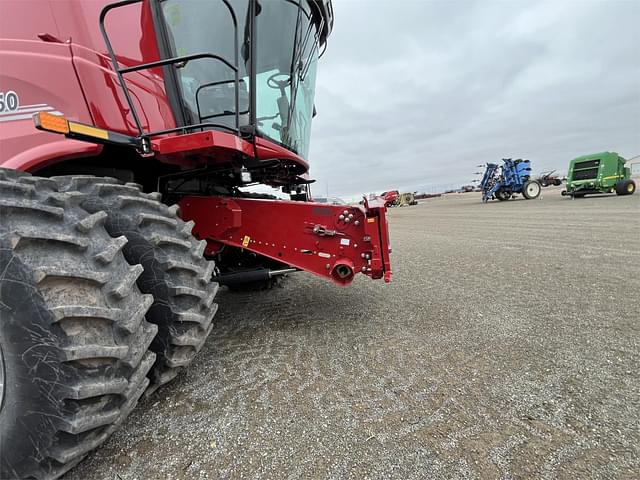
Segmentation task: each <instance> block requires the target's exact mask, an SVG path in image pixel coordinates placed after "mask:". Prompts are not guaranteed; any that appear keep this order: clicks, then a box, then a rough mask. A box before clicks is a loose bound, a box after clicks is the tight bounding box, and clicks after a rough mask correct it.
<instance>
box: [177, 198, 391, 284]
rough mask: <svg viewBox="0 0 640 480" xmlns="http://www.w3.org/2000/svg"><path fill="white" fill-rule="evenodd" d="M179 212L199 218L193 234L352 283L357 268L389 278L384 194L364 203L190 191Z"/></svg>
mask: <svg viewBox="0 0 640 480" xmlns="http://www.w3.org/2000/svg"><path fill="white" fill-rule="evenodd" d="M180 214H181V217H182V218H183V219H184V220H185V221H188V220H193V221H195V227H194V229H193V234H194V235H195V236H196V237H197V238H199V239H204V240H206V241H207V243H208V246H207V250H206V251H205V253H206V254H209V255H212V254H214V253H216V252H217V251H218V250H219V247H220V244H224V245H230V246H233V247H239V248H243V249H246V250H249V251H252V252H255V253H258V254H260V255H264V256H266V257H269V258H272V259H274V260H277V261H279V262H283V263H286V264H288V265H291V266H292V267H295V268H299V269H301V270H306V271H309V272H312V273H314V274H316V275H318V276H321V277H325V278H329V279H331V280H333V281H334V282H335V283H337V284H339V285H348V284H349V283H351V281H352V280H353V277H354V275H355V274H356V273H358V272H361V273H364V274H365V275H367V276H369V277H371V278H372V279H378V278H384V280H385V282H389V281H390V280H391V264H390V262H389V233H388V228H387V218H386V208H385V206H384V204H383V202H382V201H380V200H372V201H367V200H365V204H364V206H363V207H359V206H357V207H355V206H347V205H326V204H320V203H313V202H293V201H288V200H262V199H248V198H236V197H204V196H203V197H200V196H188V197H184V198H183V199H182V200H180Z"/></svg>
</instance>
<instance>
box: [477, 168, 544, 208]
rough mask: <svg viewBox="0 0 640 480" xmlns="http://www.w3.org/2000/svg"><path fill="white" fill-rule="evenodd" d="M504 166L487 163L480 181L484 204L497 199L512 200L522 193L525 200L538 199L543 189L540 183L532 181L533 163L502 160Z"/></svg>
mask: <svg viewBox="0 0 640 480" xmlns="http://www.w3.org/2000/svg"><path fill="white" fill-rule="evenodd" d="M502 162H503V163H502V165H498V164H496V163H487V165H486V168H485V171H484V175H483V177H482V180H481V181H480V188H481V189H482V202H483V203H486V202H488V201H489V200H491V199H493V198H495V199H497V200H500V201H505V200H509V199H511V198H512V197H513V196H514V195H515V194H518V193H521V194H522V196H523V197H524V198H526V199H527V200H531V199H534V198H538V196H539V195H540V191H541V189H542V187H541V185H540V182H538V181H537V180H531V179H530V178H531V162H530V161H529V160H522V159H517V160H512V159H511V158H504V159H502Z"/></svg>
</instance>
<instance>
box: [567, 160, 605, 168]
mask: <svg viewBox="0 0 640 480" xmlns="http://www.w3.org/2000/svg"><path fill="white" fill-rule="evenodd" d="M599 166H600V160H587V161H586V162H579V163H576V164H575V165H574V166H573V169H574V170H577V169H582V168H593V167H599Z"/></svg>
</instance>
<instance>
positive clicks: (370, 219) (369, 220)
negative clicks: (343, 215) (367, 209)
mask: <svg viewBox="0 0 640 480" xmlns="http://www.w3.org/2000/svg"><path fill="white" fill-rule="evenodd" d="M367 222H369V223H375V222H376V219H375V218H367Z"/></svg>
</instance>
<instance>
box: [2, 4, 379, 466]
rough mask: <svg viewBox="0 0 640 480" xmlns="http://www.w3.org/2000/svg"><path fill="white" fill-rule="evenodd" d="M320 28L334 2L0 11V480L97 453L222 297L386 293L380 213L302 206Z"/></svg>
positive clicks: (208, 326) (204, 326)
mask: <svg viewBox="0 0 640 480" xmlns="http://www.w3.org/2000/svg"><path fill="white" fill-rule="evenodd" d="M332 25H333V11H332V6H331V2H330V0H269V1H265V0H210V1H206V2H205V1H195V0H124V1H120V2H117V3H111V4H107V2H101V1H98V0H97V1H91V2H80V1H76V0H42V1H40V2H24V1H22V0H3V1H2V2H0V35H1V37H2V38H0V62H1V65H2V68H1V69H0V142H1V144H0V220H1V221H0V271H1V272H2V275H0V402H1V403H0V453H1V471H0V477H2V478H16V477H17V478H23V477H35V478H55V477H58V476H60V475H61V474H62V473H64V472H65V471H67V470H68V469H70V468H71V467H72V466H73V465H75V464H76V463H78V462H79V461H80V460H81V459H82V458H83V457H84V456H85V454H86V453H87V452H89V451H90V450H91V449H93V448H95V447H97V446H98V445H100V444H101V443H102V442H104V440H105V439H106V438H107V437H108V436H109V435H110V434H111V433H112V432H113V431H114V430H115V429H116V428H117V427H118V425H119V424H120V423H121V422H122V421H123V420H124V418H125V417H126V416H127V415H128V414H129V412H130V411H131V410H132V409H133V407H134V406H135V405H136V403H137V401H138V399H139V398H140V396H141V395H142V394H143V393H144V392H145V391H146V392H151V391H153V390H154V389H155V388H157V387H158V386H160V385H162V384H164V383H166V382H168V381H170V380H171V379H172V378H173V377H175V375H176V374H177V372H178V371H179V370H180V369H182V368H184V367H186V366H187V365H189V363H190V362H191V361H192V360H193V358H194V356H195V355H196V353H197V352H198V351H199V350H200V348H201V347H202V345H203V344H204V342H205V340H206V338H207V336H208V335H209V333H210V332H211V330H212V328H213V323H212V318H213V316H214V313H215V311H216V309H217V305H216V303H215V298H214V297H215V295H216V291H217V289H218V285H219V284H226V285H229V286H230V287H233V288H237V289H242V288H245V289H248V288H264V287H268V286H269V285H270V283H271V282H272V281H273V279H274V278H276V277H277V276H279V275H282V274H284V273H288V272H293V271H297V270H305V271H308V272H312V273H314V274H316V275H318V276H321V277H324V278H326V279H328V280H330V281H333V282H335V283H337V284H339V285H347V284H349V283H351V281H352V280H353V278H354V276H355V275H357V274H358V273H361V274H363V275H366V276H369V277H370V278H372V279H384V280H385V281H389V280H390V277H391V269H390V264H389V240H388V231H387V221H386V217H385V214H386V210H385V206H384V203H383V201H381V200H374V201H365V203H364V205H363V206H361V207H353V206H342V205H329V204H326V203H325V204H319V203H313V202H310V201H308V199H309V198H310V188H309V185H310V184H311V183H312V180H311V179H310V178H309V176H308V170H309V165H308V163H307V160H306V159H307V157H308V151H309V139H310V130H311V120H312V117H313V116H314V115H315V106H314V88H315V78H316V67H317V62H318V58H319V56H320V54H321V52H323V51H324V50H323V49H324V48H325V46H326V42H327V37H328V36H329V34H330V32H331V28H332ZM257 184H262V185H270V186H273V187H277V188H280V189H281V190H282V191H283V192H285V193H288V194H290V196H291V200H276V199H273V198H268V197H266V198H265V197H261V196H260V195H256V194H250V193H247V192H246V191H245V190H246V189H244V188H243V187H249V186H252V185H257Z"/></svg>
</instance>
